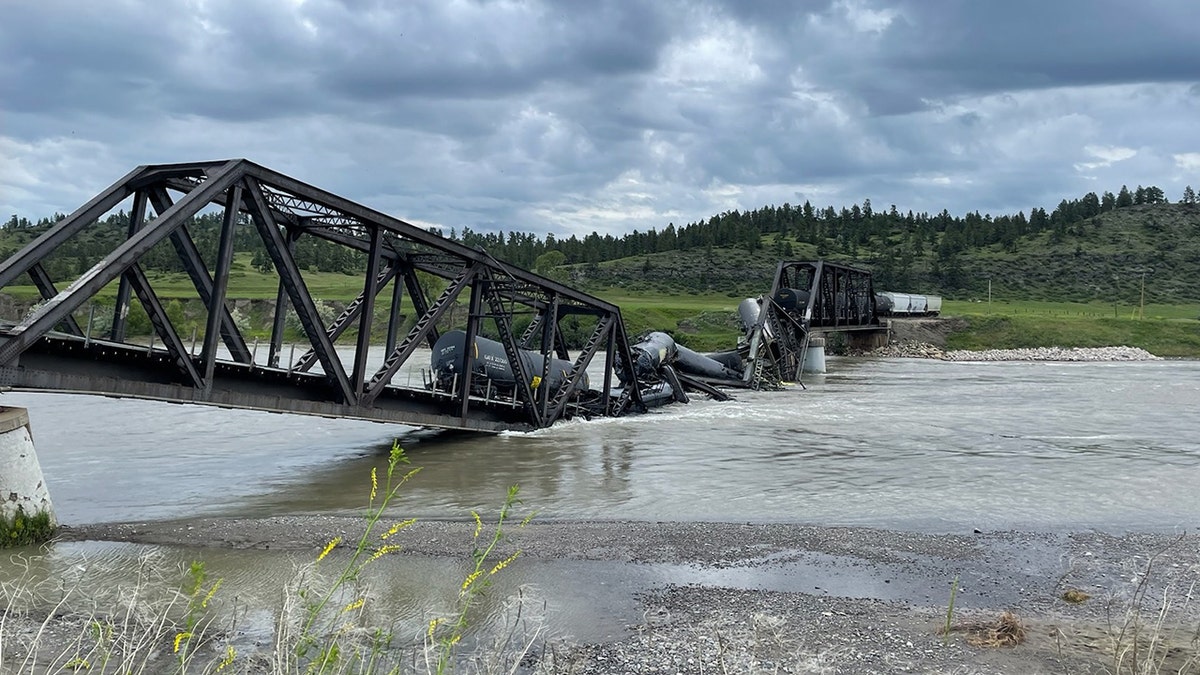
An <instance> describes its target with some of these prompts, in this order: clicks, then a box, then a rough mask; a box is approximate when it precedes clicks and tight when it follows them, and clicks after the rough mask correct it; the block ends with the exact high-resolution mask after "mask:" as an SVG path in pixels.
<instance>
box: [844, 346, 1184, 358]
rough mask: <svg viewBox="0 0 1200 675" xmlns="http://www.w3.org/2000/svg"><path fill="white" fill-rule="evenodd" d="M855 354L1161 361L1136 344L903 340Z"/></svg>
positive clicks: (902, 356) (910, 356) (916, 356)
mask: <svg viewBox="0 0 1200 675" xmlns="http://www.w3.org/2000/svg"><path fill="white" fill-rule="evenodd" d="M858 355H859V356H878V357H881V358H913V359H938V360H941V361H1067V362H1102V361H1161V360H1162V359H1161V358H1160V357H1157V356H1155V355H1154V354H1151V353H1150V352H1148V351H1146V350H1144V349H1139V348H1137V347H1125V346H1117V347H1069V348H1067V347H1025V348H1019V349H983V350H978V351H976V350H965V349H955V350H946V349H943V348H942V347H939V346H937V345H935V344H930V343H927V342H913V341H903V342H895V343H892V344H889V345H888V346H886V347H881V348H879V349H875V350H872V351H870V352H863V353H860V354H858Z"/></svg>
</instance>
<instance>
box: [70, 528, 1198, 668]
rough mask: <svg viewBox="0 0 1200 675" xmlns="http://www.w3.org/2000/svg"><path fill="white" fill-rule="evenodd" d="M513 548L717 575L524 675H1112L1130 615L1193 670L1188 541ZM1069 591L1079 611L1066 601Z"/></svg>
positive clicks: (111, 531)
mask: <svg viewBox="0 0 1200 675" xmlns="http://www.w3.org/2000/svg"><path fill="white" fill-rule="evenodd" d="M362 526H363V521H362V520H361V519H360V518H357V517H344V516H285V517H276V518H266V519H195V520H180V521H169V522H147V523H118V524H105V525H92V526H86V527H78V528H67V529H66V530H64V534H63V536H64V537H65V538H67V539H77V540H79V539H103V540H118V541H132V542H142V543H155V544H164V545H189V546H202V547H203V546H217V547H232V548H256V549H286V550H319V549H320V548H321V547H322V546H323V545H324V544H325V543H327V542H328V541H329V540H330V539H332V538H334V537H336V536H342V537H343V538H344V539H345V540H351V539H353V538H354V537H355V535H356V534H358V533H360V532H361V529H362ZM473 529H474V524H473V523H471V522H457V521H426V522H420V523H417V524H416V525H415V526H413V527H412V528H410V529H408V530H406V531H405V533H404V535H405V536H404V539H403V541H402V542H400V543H401V544H402V546H403V547H404V550H405V551H406V552H407V553H409V554H413V555H424V556H435V557H439V556H445V557H448V558H461V557H462V556H463V555H464V542H469V541H470V540H471V534H472V532H473ZM509 534H510V536H509V537H508V538H507V539H506V540H505V542H504V544H503V550H501V551H498V554H499V555H507V554H508V553H509V552H511V551H515V550H517V549H518V548H519V549H520V550H521V552H522V558H521V559H527V558H540V559H544V560H556V559H558V560H603V561H615V562H618V563H623V564H628V565H630V566H639V565H661V564H668V565H682V566H686V569H689V570H701V571H703V570H708V571H709V572H710V573H712V574H718V575H721V574H724V575H726V576H718V577H715V578H717V579H718V581H711V582H707V583H704V584H696V583H687V582H681V583H671V584H668V585H665V586H664V587H662V588H657V589H654V590H652V591H650V592H644V593H642V594H641V595H639V596H638V598H639V601H640V602H641V605H642V608H643V612H644V614H643V619H642V620H641V621H640V622H637V623H636V624H633V625H630V626H629V627H628V632H627V634H626V636H625V637H623V638H621V639H618V640H615V641H611V642H603V643H594V644H577V643H573V642H571V641H570V640H558V639H556V640H554V641H550V642H547V643H545V644H543V645H542V646H541V647H540V648H539V649H538V651H537V653H536V654H535V655H532V656H530V657H528V658H527V659H526V664H525V666H526V670H525V672H538V673H568V672H569V673H593V674H608V673H758V672H761V673H768V672H769V673H809V672H812V673H859V672H862V673H874V672H921V673H943V672H944V673H963V672H970V673H1010V672H1088V673H1090V672H1106V671H1110V670H1112V664H1113V661H1112V654H1113V653H1114V647H1113V645H1114V644H1115V643H1116V637H1115V636H1118V635H1120V634H1121V632H1122V631H1121V628H1122V627H1123V626H1127V625H1129V621H1130V617H1131V616H1132V617H1134V619H1135V620H1137V621H1139V622H1141V623H1140V624H1139V625H1142V624H1145V625H1156V626H1159V629H1158V630H1162V631H1163V632H1164V638H1163V641H1162V644H1169V645H1170V646H1171V649H1172V650H1173V651H1172V652H1171V656H1170V658H1171V659H1172V660H1171V661H1169V665H1175V666H1180V665H1181V664H1182V665H1183V666H1187V664H1188V663H1191V666H1187V667H1200V661H1197V660H1195V659H1196V655H1197V644H1196V643H1197V642H1198V641H1200V605H1198V603H1200V598H1196V599H1193V597H1192V594H1193V592H1195V591H1196V590H1197V589H1200V587H1198V586H1197V583H1198V582H1200V537H1198V536H1196V535H1194V534H1180V533H1174V532H1159V533H1124V534H1113V533H1100V532H1078V533H1056V532H978V531H975V532H966V533H941V534H933V533H914V532H902V531H892V530H878V529H870V528H841V527H811V526H801V525H791V524H740V523H654V522H595V521H586V522H574V521H571V522H568V521H550V522H538V521H534V522H532V523H530V524H529V525H528V526H526V527H524V528H517V527H515V526H514V527H513V528H512V529H511V530H509ZM516 564H520V561H518V563H516ZM719 579H725V580H726V581H720V580H719ZM581 582H582V583H586V580H581ZM952 582H955V583H956V584H957V594H956V601H955V612H954V624H955V627H956V629H959V630H956V631H955V632H953V633H952V634H951V636H950V639H949V640H946V639H945V638H943V637H942V636H941V635H940V628H941V626H943V625H944V622H945V619H946V611H947V608H948V602H949V595H950V587H951V583H952ZM1068 590H1076V591H1079V592H1082V593H1085V594H1086V595H1088V596H1090V599H1089V600H1087V601H1085V602H1082V603H1070V602H1067V601H1065V600H1063V599H1062V596H1063V594H1064V593H1065V592H1066V591H1068ZM630 592H633V591H630ZM1005 611H1011V612H1014V613H1015V614H1016V615H1017V616H1019V617H1020V619H1021V621H1022V622H1023V624H1024V626H1025V627H1026V628H1027V629H1028V637H1027V639H1026V640H1025V642H1024V643H1023V644H1020V645H1018V646H1014V647H1002V648H986V647H978V646H972V645H971V644H970V643H969V641H968V636H969V634H970V632H969V631H968V630H966V629H968V628H971V627H972V626H975V627H980V626H984V625H986V624H988V623H989V622H992V623H994V621H995V620H996V619H997V617H998V616H999V615H1000V613H1001V612H1005ZM1160 616H1161V617H1162V619H1161V620H1159V619H1158V618H1157V617H1160ZM1168 633H1169V635H1168ZM1193 634H1197V635H1198V638H1197V640H1192V639H1191V636H1192V635H1193ZM1189 659H1190V660H1191V661H1189ZM1178 669H1179V668H1175V670H1178ZM1172 672H1174V671H1172ZM1185 672H1187V671H1186V669H1185Z"/></svg>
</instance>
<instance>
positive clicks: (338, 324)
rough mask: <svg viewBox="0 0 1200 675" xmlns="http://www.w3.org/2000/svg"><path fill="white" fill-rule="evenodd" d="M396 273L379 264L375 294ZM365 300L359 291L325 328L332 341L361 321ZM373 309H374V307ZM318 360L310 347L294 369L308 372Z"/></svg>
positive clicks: (293, 366)
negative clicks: (381, 267) (380, 270)
mask: <svg viewBox="0 0 1200 675" xmlns="http://www.w3.org/2000/svg"><path fill="white" fill-rule="evenodd" d="M395 273H396V268H395V267H394V266H389V267H388V268H387V269H386V270H384V271H382V272H379V271H378V266H376V280H377V281H376V283H375V288H374V293H375V295H378V294H379V292H380V291H381V290H383V287H384V286H386V285H387V283H388V282H389V281H391V280H392V276H393V275H394V274H395ZM371 301H372V305H374V297H372V298H371ZM365 302H366V296H365V295H363V294H362V293H359V295H358V297H356V298H354V300H353V301H352V302H351V303H350V304H349V305H346V309H344V310H342V313H341V314H340V315H338V318H336V319H334V321H333V323H331V324H330V325H329V327H328V328H326V329H325V333H326V334H327V335H329V339H330V340H331V341H333V340H337V339H338V338H339V337H341V336H342V333H345V332H346V330H347V329H348V328H350V326H351V325H353V324H354V321H355V320H356V319H358V320H360V322H361V318H362V315H363V308H364V304H365ZM371 311H374V307H372V310H371ZM316 362H317V353H316V352H314V351H313V350H311V349H309V350H308V351H307V352H305V353H304V355H303V356H301V357H300V358H299V359H297V360H296V362H295V363H293V364H292V370H298V371H300V372H308V370H309V369H310V368H312V366H313V364H314V363H316ZM361 385H362V383H361V382H360V383H359V386H360V388H361Z"/></svg>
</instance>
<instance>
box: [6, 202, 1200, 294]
mask: <svg viewBox="0 0 1200 675" xmlns="http://www.w3.org/2000/svg"><path fill="white" fill-rule="evenodd" d="M1167 202H1168V200H1167V198H1166V196H1165V194H1164V193H1163V190H1162V189H1160V188H1158V187H1156V186H1149V187H1142V186H1140V185H1139V186H1137V188H1136V189H1134V190H1130V189H1129V188H1128V187H1126V186H1122V187H1121V189H1120V190H1119V191H1117V192H1116V193H1115V194H1114V193H1112V192H1107V191H1105V192H1103V193H1101V194H1096V193H1095V192H1089V193H1087V194H1085V195H1083V196H1082V197H1080V198H1078V199H1072V200H1067V199H1064V200H1062V201H1061V202H1059V204H1058V206H1056V207H1055V208H1054V209H1053V210H1052V211H1050V212H1047V211H1046V210H1045V209H1044V208H1041V207H1035V208H1033V209H1031V210H1030V212H1029V215H1028V217H1027V216H1026V215H1025V214H1024V213H1023V212H1020V213H1017V214H1014V215H1002V216H991V215H990V214H980V213H979V212H978V211H975V212H972V213H967V214H965V215H963V216H953V215H951V214H950V213H949V212H948V211H947V210H945V209H943V210H942V211H941V212H939V213H936V214H933V213H925V212H921V213H914V212H913V211H911V210H909V211H907V212H904V213H901V212H900V211H899V210H898V209H897V207H896V206H895V205H894V204H893V205H891V206H890V207H889V208H887V209H885V210H880V211H876V210H875V208H874V206H873V205H872V203H871V200H870V199H866V200H864V201H863V202H862V204H853V205H851V206H849V207H845V206H843V207H842V208H840V209H837V208H834V207H833V206H825V207H823V208H817V207H815V206H813V205H812V204H811V203H810V202H808V201H805V202H804V203H803V204H801V205H798V206H795V205H792V204H789V203H784V204H783V205H781V206H774V205H769V206H763V207H760V208H757V209H753V210H748V211H738V210H733V211H727V212H725V213H721V214H717V215H714V216H712V217H710V218H707V219H705V220H701V221H696V222H692V223H688V224H686V225H683V226H678V227H677V226H676V225H675V224H674V223H669V224H668V225H667V226H666V227H665V228H663V229H662V230H657V229H655V228H651V229H649V230H646V231H639V230H634V231H632V232H629V233H626V234H624V235H620V236H615V235H613V234H611V233H609V234H603V235H601V234H599V233H598V232H592V233H591V234H589V235H587V236H585V237H583V238H579V237H576V236H574V235H572V236H571V237H569V238H565V239H559V238H556V237H555V236H554V235H553V234H548V235H546V236H545V237H544V238H539V237H537V236H536V235H534V234H532V233H528V232H518V231H515V230H512V231H508V232H505V231H503V230H500V231H495V232H477V231H475V230H473V229H471V228H470V227H464V228H463V229H462V230H461V231H456V230H455V229H451V230H450V231H449V234H448V236H449V238H450V239H453V240H455V241H458V242H460V243H462V244H464V245H466V246H469V247H471V248H482V249H484V250H486V251H487V252H488V253H490V254H491V255H493V256H495V257H497V258H499V259H501V260H504V261H506V262H509V263H511V264H514V265H517V266H519V267H522V268H526V269H533V270H535V271H539V272H547V271H549V269H551V268H553V267H557V266H561V265H577V264H590V265H595V264H599V263H601V262H605V261H609V260H616V259H620V258H628V257H631V256H639V255H647V254H653V253H662V252H667V251H677V250H692V249H704V248H707V249H712V248H718V247H720V248H728V247H740V248H744V249H745V250H747V251H748V252H750V253H754V252H757V251H759V250H760V249H761V248H762V247H763V246H764V243H763V242H764V240H768V241H773V242H774V244H773V246H774V248H773V250H771V251H769V253H771V254H772V255H775V256H777V257H780V258H787V257H791V255H792V253H793V251H792V246H793V242H795V243H809V244H813V245H815V247H816V251H817V255H818V256H820V257H824V256H826V255H829V254H831V253H838V254H842V255H845V256H849V257H852V258H853V257H855V256H858V255H860V249H861V248H863V247H865V246H868V245H870V247H871V250H870V252H871V256H870V258H871V262H872V264H873V267H874V268H875V272H876V275H877V277H879V278H880V281H881V282H884V283H886V284H890V285H893V286H896V287H900V286H904V285H905V284H904V282H905V278H904V277H905V275H906V274H907V270H908V269H909V268H910V267H911V265H912V262H913V260H915V259H917V258H924V257H928V256H932V259H933V266H934V270H933V272H934V274H935V276H938V277H939V278H940V279H941V281H942V282H943V283H944V284H945V285H947V286H950V287H955V286H956V285H957V284H956V282H957V281H958V280H957V279H956V275H959V274H961V269H960V268H959V266H958V263H957V258H958V255H959V254H960V253H962V252H963V251H966V250H967V249H971V248H978V247H984V246H991V245H1000V246H1001V247H1002V248H1004V249H1006V250H1010V251H1011V250H1014V249H1015V246H1016V243H1017V241H1018V240H1019V239H1021V238H1022V237H1026V236H1029V235H1035V234H1039V233H1042V232H1046V231H1049V232H1050V237H1051V239H1052V240H1061V239H1062V238H1063V237H1066V236H1068V235H1071V234H1080V233H1081V232H1082V225H1081V224H1082V223H1085V222H1087V221H1088V220H1090V219H1092V218H1095V217H1096V216H1098V215H1100V214H1102V213H1105V212H1108V211H1112V210H1115V209H1120V208H1126V207H1131V206H1139V205H1144V204H1163V203H1167ZM1181 202H1182V203H1187V204H1195V203H1196V194H1195V192H1194V190H1193V189H1192V188H1191V186H1188V187H1187V188H1185V190H1184V192H1183V197H1182V199H1181ZM65 217H66V216H65V215H63V214H60V213H56V214H54V215H53V216H51V217H48V218H41V219H39V220H37V221H36V222H31V221H29V220H27V219H25V218H19V217H17V216H16V215H14V216H12V217H11V218H10V219H9V220H8V221H7V222H6V223H5V224H4V226H3V231H0V255H3V256H4V257H7V256H8V255H10V254H11V253H12V252H14V251H16V250H18V249H19V248H20V247H21V246H23V245H24V244H25V243H27V242H29V241H31V240H32V239H34V238H35V237H36V236H38V235H39V234H41V233H42V232H44V231H46V230H47V229H49V228H50V227H51V226H52V225H53V224H54V223H56V222H58V221H60V220H62V219H63V218H65ZM221 220H222V214H221V213H219V212H213V213H206V214H200V215H198V216H196V217H195V218H194V219H192V221H191V222H190V223H189V225H188V229H189V231H190V233H191V235H192V237H193V239H194V240H195V242H196V244H197V247H198V248H199V249H200V251H201V254H202V255H203V256H204V258H205V259H206V260H213V259H215V257H216V251H217V246H218V239H219V235H220V228H221ZM128 229H129V214H128V213H126V212H124V211H118V212H116V213H113V214H110V215H109V216H107V217H106V218H104V219H102V220H100V221H98V222H96V223H94V224H93V225H92V226H90V227H88V228H86V229H85V230H84V231H83V232H82V233H81V234H80V235H79V236H76V237H73V238H72V239H71V240H69V241H68V242H66V243H64V244H63V245H62V246H61V247H60V249H59V250H58V251H57V252H56V253H55V255H54V256H53V257H52V258H51V259H50V260H48V261H46V263H45V265H46V267H47V271H48V272H49V274H50V275H51V277H52V278H54V279H56V280H58V279H65V278H73V277H75V276H78V275H79V274H82V273H83V272H85V271H86V270H87V269H89V268H90V267H91V265H92V264H94V263H95V261H97V260H99V259H100V258H101V257H102V256H104V255H105V254H107V253H108V252H110V251H111V250H112V249H113V248H115V247H116V246H117V245H118V244H120V242H121V241H123V240H124V239H125V238H126V236H127V233H128ZM234 249H235V251H239V252H247V253H250V254H251V255H252V264H253V265H254V266H255V267H257V268H259V269H261V270H262V271H264V272H267V271H269V270H270V269H271V268H272V265H271V261H270V259H269V258H268V256H267V254H266V251H265V250H264V249H263V247H262V243H261V240H260V239H259V237H258V234H257V232H256V231H255V228H254V227H253V226H251V225H250V224H249V222H248V221H246V222H245V226H241V227H238V228H237V229H236V236H235V241H234ZM295 257H296V261H297V263H298V265H299V266H300V267H301V268H302V269H308V270H314V271H320V272H340V273H344V274H352V275H356V274H361V273H362V272H363V271H364V270H365V260H364V257H363V255H362V254H361V253H359V252H357V251H353V250H350V249H347V248H346V247H343V246H340V245H337V244H333V243H330V242H327V241H324V240H322V239H318V238H316V237H303V236H302V237H300V238H299V239H297V241H296V248H295ZM141 265H142V267H143V268H144V269H147V270H155V271H161V272H178V271H182V265H181V263H180V261H179V259H178V256H177V255H176V254H175V252H174V250H173V248H171V246H170V244H168V243H166V242H164V243H162V244H160V245H159V246H157V247H155V249H154V250H152V251H151V252H150V253H149V254H148V255H147V256H145V257H144V258H143V259H142V260H141Z"/></svg>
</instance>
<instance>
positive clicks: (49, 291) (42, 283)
mask: <svg viewBox="0 0 1200 675" xmlns="http://www.w3.org/2000/svg"><path fill="white" fill-rule="evenodd" d="M29 278H30V279H32V280H33V285H34V286H37V289H38V293H41V295H42V299H43V300H49V299H50V298H53V297H55V296H56V295H58V289H57V288H55V286H54V282H53V281H51V280H50V275H49V274H47V273H46V268H44V267H42V263H40V262H38V263H35V264H34V265H33V266H31V267H30V268H29ZM59 327H60V328H62V329H63V331H64V332H66V333H70V334H71V335H83V331H82V330H80V328H79V324H78V323H76V321H75V317H73V316H71V315H70V314H68V315H67V318H65V319H63V321H62V323H60V324H59Z"/></svg>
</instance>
